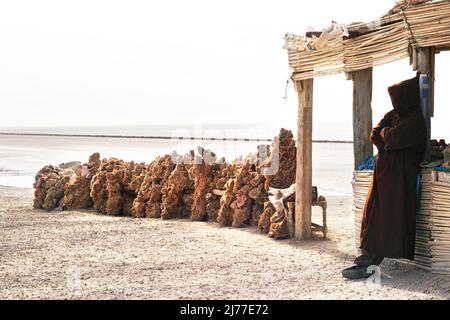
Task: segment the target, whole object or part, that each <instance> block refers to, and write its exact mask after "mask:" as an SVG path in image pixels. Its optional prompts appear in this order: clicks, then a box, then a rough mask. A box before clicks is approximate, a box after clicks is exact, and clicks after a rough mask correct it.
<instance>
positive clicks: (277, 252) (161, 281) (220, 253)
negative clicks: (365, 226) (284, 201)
mask: <svg viewBox="0 0 450 320" xmlns="http://www.w3.org/2000/svg"><path fill="white" fill-rule="evenodd" d="M31 201H32V190H30V189H17V188H10V187H0V237H1V242H0V298H2V299H16V298H19V299H24V298H31V299H122V298H123V299H448V298H450V277H449V276H437V275H432V274H430V273H427V272H425V271H422V270H419V269H417V268H415V267H412V266H408V265H403V264H400V263H397V262H394V261H392V260H390V261H386V262H384V263H383V265H382V277H381V286H375V287H371V286H368V285H367V284H366V282H365V281H356V282H351V281H347V280H344V279H343V278H342V277H341V275H340V270H341V269H342V268H344V267H346V266H348V265H349V264H350V263H351V262H352V259H353V255H354V254H355V250H354V249H353V235H352V230H353V227H352V215H351V199H350V198H348V197H347V198H339V197H334V198H330V199H329V202H330V205H329V207H330V208H329V224H330V227H331V234H330V238H331V240H327V241H324V240H321V239H319V238H318V239H316V240H313V241H308V242H298V243H296V242H293V241H281V242H276V241H273V240H271V239H269V238H268V237H266V236H263V235H260V234H258V232H257V230H255V229H244V230H237V229H228V228H219V227H218V226H217V225H216V224H213V223H193V222H189V221H160V220H146V219H143V220H137V219H131V218H115V217H106V216H100V215H95V214H93V213H90V212H70V213H56V212H55V213H45V212H40V211H34V210H32V209H31V208H30V207H31V205H30V204H31Z"/></svg>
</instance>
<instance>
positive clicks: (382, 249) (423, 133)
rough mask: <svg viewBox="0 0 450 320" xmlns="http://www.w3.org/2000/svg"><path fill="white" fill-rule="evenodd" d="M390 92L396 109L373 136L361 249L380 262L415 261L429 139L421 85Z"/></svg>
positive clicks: (410, 83)
mask: <svg viewBox="0 0 450 320" xmlns="http://www.w3.org/2000/svg"><path fill="white" fill-rule="evenodd" d="M388 91H389V95H390V97H391V100H392V104H393V106H394V110H392V111H391V112H389V113H387V114H386V115H385V116H384V118H383V120H381V122H380V123H379V124H378V125H377V126H376V127H375V128H374V129H373V130H372V133H371V137H370V139H371V141H372V143H373V144H374V145H375V146H376V147H377V148H378V151H379V153H378V157H377V160H376V162H375V172H374V178H373V181H372V185H371V187H370V191H369V195H368V198H367V200H366V205H365V209H364V213H363V219H362V227H361V249H363V250H365V251H367V252H369V253H371V254H376V255H377V256H381V257H386V258H404V259H409V260H414V250H415V237H416V205H417V199H416V195H417V193H416V186H417V176H418V174H419V172H420V163H421V162H422V160H423V153H424V151H425V146H426V139H427V138H426V137H427V129H426V124H425V119H424V117H423V116H422V113H421V111H420V91H419V80H418V78H417V77H416V78H413V79H410V80H407V81H404V82H402V83H400V84H397V85H394V86H392V87H390V88H389V89H388Z"/></svg>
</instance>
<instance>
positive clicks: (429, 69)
mask: <svg viewBox="0 0 450 320" xmlns="http://www.w3.org/2000/svg"><path fill="white" fill-rule="evenodd" d="M434 54H435V50H434V48H419V49H418V52H417V59H418V65H417V71H418V72H419V73H420V74H427V75H428V77H429V79H430V83H429V90H430V110H428V112H426V110H422V112H423V115H424V117H425V121H426V123H427V148H426V151H425V155H424V160H430V152H431V151H430V150H431V146H430V140H431V115H432V113H433V111H434V106H433V104H434Z"/></svg>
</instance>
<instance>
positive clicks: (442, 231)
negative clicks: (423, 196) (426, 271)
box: [430, 172, 450, 274]
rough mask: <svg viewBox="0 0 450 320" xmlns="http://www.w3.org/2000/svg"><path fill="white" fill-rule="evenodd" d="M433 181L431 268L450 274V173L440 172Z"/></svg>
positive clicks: (436, 271) (437, 271)
mask: <svg viewBox="0 0 450 320" xmlns="http://www.w3.org/2000/svg"><path fill="white" fill-rule="evenodd" d="M437 180H438V181H435V182H432V183H431V206H430V208H431V210H430V227H431V241H430V248H431V262H432V263H431V270H432V272H434V273H442V274H450V173H448V172H439V173H438V179H437Z"/></svg>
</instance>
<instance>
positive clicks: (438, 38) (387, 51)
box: [285, 0, 450, 80]
mask: <svg viewBox="0 0 450 320" xmlns="http://www.w3.org/2000/svg"><path fill="white" fill-rule="evenodd" d="M285 40H286V44H285V48H286V49H287V51H288V56H289V64H290V66H291V69H292V79H293V80H304V79H309V78H314V77H319V76H324V75H330V74H337V73H341V72H352V71H357V70H362V69H367V68H370V67H374V66H378V65H382V64H386V63H390V62H393V61H396V60H400V59H403V58H407V57H412V56H413V52H414V50H417V48H423V47H435V48H436V49H437V50H448V49H450V0H439V1H424V0H404V1H401V2H399V3H398V4H397V5H396V6H395V7H394V8H393V9H391V10H390V12H389V14H387V15H385V16H384V17H382V18H381V19H379V20H376V21H372V22H369V23H355V24H350V25H346V26H345V25H337V24H336V23H333V25H332V27H330V28H329V29H328V30H325V31H324V32H321V33H309V34H307V35H306V36H296V35H292V34H287V35H286V37H285Z"/></svg>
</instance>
